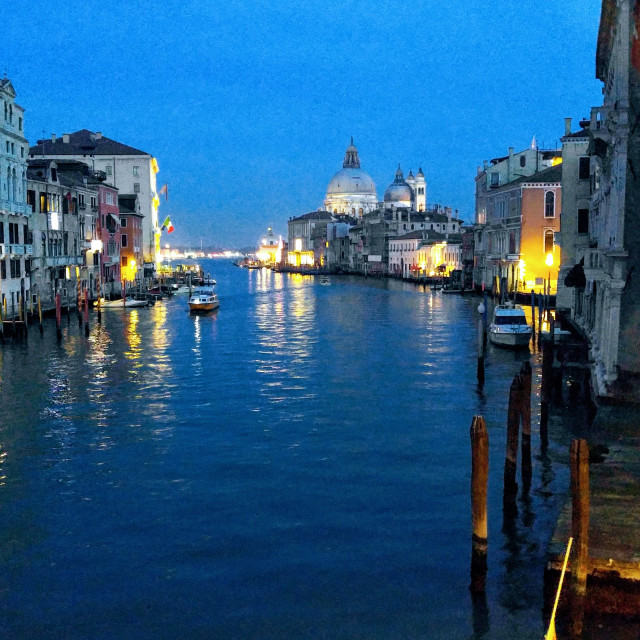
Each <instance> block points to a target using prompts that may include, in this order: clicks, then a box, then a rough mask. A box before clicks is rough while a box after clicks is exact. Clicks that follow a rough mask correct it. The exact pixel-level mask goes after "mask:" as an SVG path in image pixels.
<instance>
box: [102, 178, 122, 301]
mask: <svg viewBox="0 0 640 640" xmlns="http://www.w3.org/2000/svg"><path fill="white" fill-rule="evenodd" d="M97 189H98V207H97V209H98V223H97V231H98V237H99V239H100V240H102V253H101V256H100V280H101V283H102V290H103V295H104V294H106V295H109V294H110V293H115V292H116V291H120V208H119V206H118V190H117V189H116V188H115V187H112V186H111V185H109V184H104V183H102V184H99V185H97Z"/></svg>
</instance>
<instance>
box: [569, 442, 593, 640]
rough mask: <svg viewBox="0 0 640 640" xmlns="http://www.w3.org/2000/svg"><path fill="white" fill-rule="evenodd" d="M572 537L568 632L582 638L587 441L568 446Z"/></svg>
mask: <svg viewBox="0 0 640 640" xmlns="http://www.w3.org/2000/svg"><path fill="white" fill-rule="evenodd" d="M571 535H572V537H573V538H574V540H575V548H574V556H573V562H572V563H571V630H572V633H573V635H574V636H575V637H579V636H581V635H582V627H583V622H584V601H585V597H586V594H587V570H588V562H589V447H588V446H587V441H586V440H574V441H573V442H572V443H571Z"/></svg>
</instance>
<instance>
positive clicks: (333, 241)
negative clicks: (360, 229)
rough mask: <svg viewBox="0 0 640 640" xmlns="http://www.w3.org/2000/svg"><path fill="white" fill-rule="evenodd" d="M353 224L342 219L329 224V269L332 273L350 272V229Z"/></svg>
mask: <svg viewBox="0 0 640 640" xmlns="http://www.w3.org/2000/svg"><path fill="white" fill-rule="evenodd" d="M350 228H351V224H350V223H349V222H348V221H347V219H344V218H341V219H340V220H336V221H334V222H329V223H328V224H327V269H329V270H330V271H348V270H349V268H350V262H349V251H350V245H349V229H350Z"/></svg>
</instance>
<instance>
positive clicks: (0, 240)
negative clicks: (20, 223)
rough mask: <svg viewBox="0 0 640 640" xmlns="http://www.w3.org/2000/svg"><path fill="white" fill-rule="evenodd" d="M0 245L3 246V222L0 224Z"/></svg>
mask: <svg viewBox="0 0 640 640" xmlns="http://www.w3.org/2000/svg"><path fill="white" fill-rule="evenodd" d="M0 244H4V222H0Z"/></svg>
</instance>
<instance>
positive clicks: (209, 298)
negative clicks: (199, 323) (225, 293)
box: [189, 285, 220, 313]
mask: <svg viewBox="0 0 640 640" xmlns="http://www.w3.org/2000/svg"><path fill="white" fill-rule="evenodd" d="M219 306H220V302H219V301H218V294H217V293H216V290H215V289H214V288H213V286H211V285H209V286H206V287H199V288H198V289H195V290H194V292H193V293H192V294H191V297H190V298H189V311H191V312H193V313H206V312H208V311H213V310H214V309H217V308H218V307H219Z"/></svg>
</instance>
